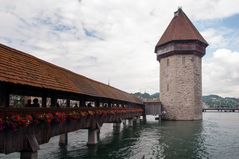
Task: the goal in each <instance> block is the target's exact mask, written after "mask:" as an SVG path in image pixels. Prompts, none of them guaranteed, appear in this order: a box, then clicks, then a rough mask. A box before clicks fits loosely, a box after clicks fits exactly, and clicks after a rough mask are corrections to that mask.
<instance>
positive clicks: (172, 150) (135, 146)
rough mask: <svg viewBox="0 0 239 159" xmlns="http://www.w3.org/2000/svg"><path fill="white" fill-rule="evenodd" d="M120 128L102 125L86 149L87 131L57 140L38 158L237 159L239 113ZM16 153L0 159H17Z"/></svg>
mask: <svg viewBox="0 0 239 159" xmlns="http://www.w3.org/2000/svg"><path fill="white" fill-rule="evenodd" d="M147 119H148V121H147V124H139V123H138V124H137V125H135V126H134V127H132V128H131V127H127V126H126V127H123V125H122V129H121V133H120V134H115V133H114V131H113V129H112V127H113V126H112V124H104V126H103V127H102V129H101V142H100V143H99V144H98V145H97V146H95V147H89V148H88V147H87V146H86V142H87V131H86V130H79V131H77V132H74V133H70V134H69V144H68V145H67V146H66V147H64V148H63V147H59V146H58V139H59V137H54V138H52V139H51V140H50V142H49V143H47V144H44V145H41V146H40V147H41V150H40V151H39V158H40V159H81V158H82V159H84V158H85V159H88V158H90V159H141V158H143V157H144V158H145V159H151V158H152V159H157V158H162V159H187V158H188V159H191V158H195V159H197V158H198V159H199V158H210V159H211V158H212V159H214V158H215V159H238V158H239V113H229V112H228V113H222V112H221V113H220V112H206V113H203V120H202V121H162V122H158V121H155V120H154V117H152V116H151V117H148V118H147ZM19 156H20V155H19V153H13V154H10V155H2V154H1V155H0V158H4V159H5V158H7V159H14V158H19Z"/></svg>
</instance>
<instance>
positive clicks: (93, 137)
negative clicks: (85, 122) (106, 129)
mask: <svg viewBox="0 0 239 159" xmlns="http://www.w3.org/2000/svg"><path fill="white" fill-rule="evenodd" d="M99 136H100V131H99V129H88V142H87V145H96V144H97V143H98V140H99Z"/></svg>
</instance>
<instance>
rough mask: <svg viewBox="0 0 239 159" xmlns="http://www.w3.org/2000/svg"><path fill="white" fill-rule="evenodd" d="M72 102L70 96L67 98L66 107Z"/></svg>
mask: <svg viewBox="0 0 239 159" xmlns="http://www.w3.org/2000/svg"><path fill="white" fill-rule="evenodd" d="M70 104H71V100H70V99H69V98H68V99H66V107H70Z"/></svg>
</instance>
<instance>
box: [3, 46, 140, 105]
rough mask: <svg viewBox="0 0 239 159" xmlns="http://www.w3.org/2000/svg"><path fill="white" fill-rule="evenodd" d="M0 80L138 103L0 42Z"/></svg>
mask: <svg viewBox="0 0 239 159" xmlns="http://www.w3.org/2000/svg"><path fill="white" fill-rule="evenodd" d="M0 82H8V83H13V84H21V85H27V86H34V87H38V88H45V89H53V90H59V91H64V92H70V93H77V94H84V95H89V96H95V97H104V98H110V99H115V100H121V101H127V102H131V103H140V104H141V103H142V102H141V101H140V100H139V99H138V98H136V97H135V96H133V95H130V94H128V93H126V92H124V91H121V90H119V89H116V88H114V87H111V86H108V85H106V84H103V83H100V82H98V81H94V80H92V79H89V78H87V77H85V76H82V75H79V74H76V73H74V72H71V71H69V70H66V69H64V68H61V67H58V66H56V65H53V64H51V63H48V62H46V61H43V60H41V59H38V58H36V57H34V56H32V55H29V54H26V53H24V52H21V51H18V50H15V49H13V48H10V47H7V46H5V45H3V44H0Z"/></svg>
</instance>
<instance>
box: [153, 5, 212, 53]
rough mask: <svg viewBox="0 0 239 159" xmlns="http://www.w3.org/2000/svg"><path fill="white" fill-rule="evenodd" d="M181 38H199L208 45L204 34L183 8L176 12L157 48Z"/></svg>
mask: <svg viewBox="0 0 239 159" xmlns="http://www.w3.org/2000/svg"><path fill="white" fill-rule="evenodd" d="M180 40H184V41H185V40H198V41H200V42H202V43H204V44H205V45H208V43H207V41H206V40H205V39H204V38H203V37H202V35H201V34H200V33H199V31H198V30H197V29H196V27H195V26H194V25H193V23H192V22H191V21H190V19H189V18H188V17H187V16H186V14H185V13H184V12H183V10H182V9H181V8H179V9H178V11H176V12H175V13H174V17H173V19H172V20H171V22H170V23H169V25H168V27H167V29H166V30H165V32H164V33H163V35H162V37H161V38H160V40H159V41H158V43H157V45H156V48H157V47H159V46H162V45H164V44H167V43H169V42H171V41H180ZM155 50H157V49H155Z"/></svg>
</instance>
